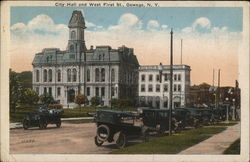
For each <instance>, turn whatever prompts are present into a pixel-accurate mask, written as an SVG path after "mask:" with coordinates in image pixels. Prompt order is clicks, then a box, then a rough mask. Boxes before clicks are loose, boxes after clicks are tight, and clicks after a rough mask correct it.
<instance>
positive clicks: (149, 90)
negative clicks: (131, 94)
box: [148, 84, 153, 92]
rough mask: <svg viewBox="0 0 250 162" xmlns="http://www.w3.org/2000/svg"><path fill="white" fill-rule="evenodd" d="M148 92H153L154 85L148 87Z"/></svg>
mask: <svg viewBox="0 0 250 162" xmlns="http://www.w3.org/2000/svg"><path fill="white" fill-rule="evenodd" d="M148 92H153V86H152V84H149V85H148Z"/></svg>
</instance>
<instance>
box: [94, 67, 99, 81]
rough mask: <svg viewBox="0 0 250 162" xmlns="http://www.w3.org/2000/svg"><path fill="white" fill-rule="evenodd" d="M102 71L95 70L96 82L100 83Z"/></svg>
mask: <svg viewBox="0 0 250 162" xmlns="http://www.w3.org/2000/svg"><path fill="white" fill-rule="evenodd" d="M99 77H100V71H99V69H98V68H96V69H95V81H96V82H99Z"/></svg>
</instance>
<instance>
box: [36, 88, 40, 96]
mask: <svg viewBox="0 0 250 162" xmlns="http://www.w3.org/2000/svg"><path fill="white" fill-rule="evenodd" d="M36 93H37V94H38V95H39V87H36Z"/></svg>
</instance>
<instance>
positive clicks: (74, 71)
mask: <svg viewBox="0 0 250 162" xmlns="http://www.w3.org/2000/svg"><path fill="white" fill-rule="evenodd" d="M76 73H77V72H76V69H73V82H76Z"/></svg>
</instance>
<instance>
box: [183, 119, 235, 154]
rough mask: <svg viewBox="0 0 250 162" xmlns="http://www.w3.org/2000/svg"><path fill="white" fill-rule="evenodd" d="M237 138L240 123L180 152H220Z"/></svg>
mask: <svg viewBox="0 0 250 162" xmlns="http://www.w3.org/2000/svg"><path fill="white" fill-rule="evenodd" d="M238 138H240V124H236V125H233V126H230V127H228V129H226V130H225V131H223V132H221V133H219V134H216V135H214V136H212V137H210V138H208V139H207V140H205V141H203V142H200V143H198V144H197V145H194V146H192V147H189V148H187V149H186V150H184V151H182V152H180V154H222V153H223V151H224V150H225V149H227V148H228V147H229V146H230V145H231V144H232V143H233V142H234V141H236V140H237V139H238Z"/></svg>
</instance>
